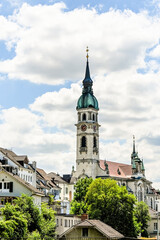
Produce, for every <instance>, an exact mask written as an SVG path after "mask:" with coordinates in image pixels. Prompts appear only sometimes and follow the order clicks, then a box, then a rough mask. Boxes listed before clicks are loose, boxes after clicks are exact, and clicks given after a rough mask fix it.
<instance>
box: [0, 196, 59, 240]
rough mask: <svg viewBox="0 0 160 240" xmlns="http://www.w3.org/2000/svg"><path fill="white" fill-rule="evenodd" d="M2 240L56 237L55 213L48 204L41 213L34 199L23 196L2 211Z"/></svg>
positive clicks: (0, 226) (34, 239)
mask: <svg viewBox="0 0 160 240" xmlns="http://www.w3.org/2000/svg"><path fill="white" fill-rule="evenodd" d="M1 212H2V220H1V221H0V238H2V239H5V240H21V239H27V240H38V239H43V240H45V239H48V240H49V239H53V240H54V237H55V227H56V223H55V216H54V211H53V210H52V209H51V208H49V206H48V205H47V204H42V208H41V211H40V210H39V208H37V207H36V206H35V205H34V202H33V198H32V197H29V196H27V195H24V194H23V195H22V196H21V197H18V198H17V199H16V200H15V201H14V205H11V204H9V203H7V204H6V205H5V207H4V208H2V209H1Z"/></svg>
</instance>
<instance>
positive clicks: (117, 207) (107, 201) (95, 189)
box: [86, 178, 139, 237]
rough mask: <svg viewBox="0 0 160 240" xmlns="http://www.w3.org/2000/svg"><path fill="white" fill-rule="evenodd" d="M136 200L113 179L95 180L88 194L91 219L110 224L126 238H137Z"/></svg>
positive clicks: (87, 199)
mask: <svg viewBox="0 0 160 240" xmlns="http://www.w3.org/2000/svg"><path fill="white" fill-rule="evenodd" d="M135 202H136V198H135V196H134V195H133V194H128V191H127V190H126V187H125V186H121V187H120V186H118V185H117V182H116V181H114V180H111V179H104V180H103V179H100V178H98V179H95V180H94V181H93V182H92V183H91V184H90V186H89V188H88V192H87V194H86V203H87V210H88V214H89V217H90V218H92V219H99V220H101V221H103V222H105V223H106V224H109V225H110V226H112V227H113V228H114V229H116V230H117V231H119V232H120V233H122V234H124V235H125V236H130V237H136V236H137V234H138V231H139V224H138V223H137V221H136V218H135V216H134V204H135Z"/></svg>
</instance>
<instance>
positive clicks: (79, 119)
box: [78, 113, 81, 121]
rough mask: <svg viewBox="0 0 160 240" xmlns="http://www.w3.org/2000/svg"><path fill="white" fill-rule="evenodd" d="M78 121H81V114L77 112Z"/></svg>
mask: <svg viewBox="0 0 160 240" xmlns="http://www.w3.org/2000/svg"><path fill="white" fill-rule="evenodd" d="M78 121H81V114H80V113H78Z"/></svg>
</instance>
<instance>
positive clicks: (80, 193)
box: [71, 177, 93, 215]
mask: <svg viewBox="0 0 160 240" xmlns="http://www.w3.org/2000/svg"><path fill="white" fill-rule="evenodd" d="M92 181H93V179H92V178H87V177H86V178H81V179H80V180H79V181H78V182H77V183H76V184H75V186H74V187H75V192H74V198H73V200H72V202H71V213H72V214H76V215H82V214H83V213H86V211H87V206H86V201H85V196H86V193H87V191H88V187H89V185H90V184H91V182H92Z"/></svg>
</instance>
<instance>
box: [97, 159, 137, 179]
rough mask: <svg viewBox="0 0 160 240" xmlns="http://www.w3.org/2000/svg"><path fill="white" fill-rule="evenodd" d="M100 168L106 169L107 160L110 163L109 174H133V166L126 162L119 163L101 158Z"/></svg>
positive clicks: (125, 176)
mask: <svg viewBox="0 0 160 240" xmlns="http://www.w3.org/2000/svg"><path fill="white" fill-rule="evenodd" d="M99 162H100V168H102V169H103V170H105V162H106V163H107V164H108V169H109V175H110V176H111V177H124V178H128V177H130V176H131V175H132V166H131V165H129V164H125V163H117V162H111V161H105V160H100V161H99Z"/></svg>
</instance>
